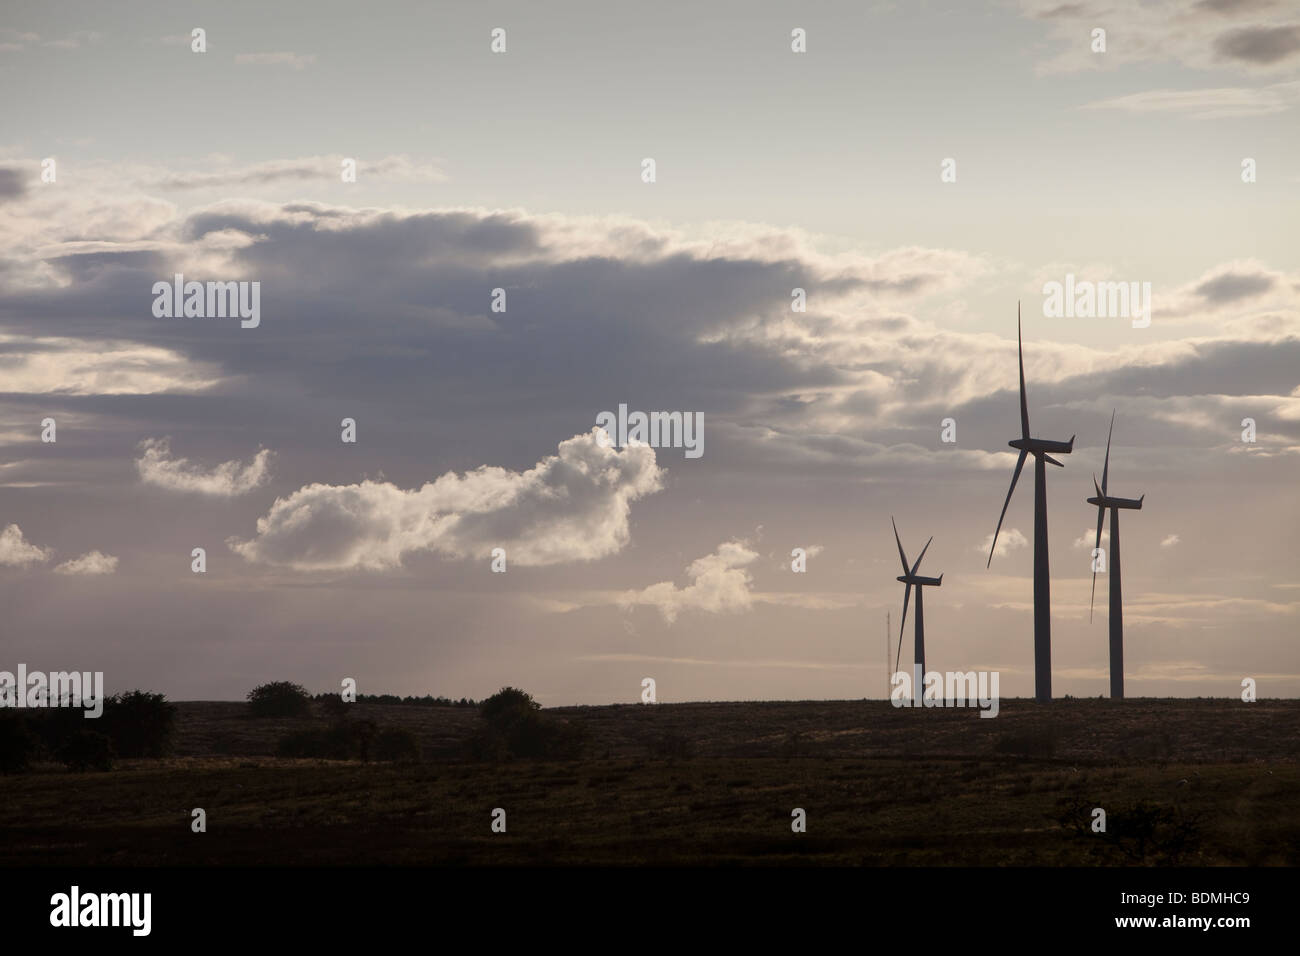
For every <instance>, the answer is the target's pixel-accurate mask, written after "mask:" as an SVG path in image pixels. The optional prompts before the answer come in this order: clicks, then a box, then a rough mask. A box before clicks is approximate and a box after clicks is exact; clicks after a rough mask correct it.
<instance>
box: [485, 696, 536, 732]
mask: <svg viewBox="0 0 1300 956" xmlns="http://www.w3.org/2000/svg"><path fill="white" fill-rule="evenodd" d="M541 709H542V705H541V704H539V703H537V701H535V700H533V698H532V695H531V694H525V693H524V692H523V691H522V690H519V689H518V688H515V687H503V688H501V689H500V690H499V691H497V692H496V693H495V694H493V695H492V696H491V697H489V698H488V699H487V700H485V701H483V703H481V704H479V706H478V712H479V716H480V717H482V718H483V719H484V720H486V721H487V722H488V723H489V724H491V725H492V726H493V727H495V728H497V729H498V730H506V729H507V728H509V727H510V725H511V724H513V723H515V722H516V721H518V720H523V719H526V718H528V717H531V716H533V715H535V714H536V713H537V711H539V710H541Z"/></svg>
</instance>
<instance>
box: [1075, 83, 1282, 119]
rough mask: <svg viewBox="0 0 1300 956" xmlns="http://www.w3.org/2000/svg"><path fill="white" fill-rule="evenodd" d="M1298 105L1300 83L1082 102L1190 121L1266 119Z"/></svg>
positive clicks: (1090, 107)
mask: <svg viewBox="0 0 1300 956" xmlns="http://www.w3.org/2000/svg"><path fill="white" fill-rule="evenodd" d="M1298 102H1300V82H1292V83H1274V84H1271V85H1269V86H1261V87H1240V86H1239V87H1220V88H1218V89H1201V90H1144V91H1143V92H1141V93H1129V94H1127V95H1126V96H1115V97H1111V98H1110V99H1105V100H1096V101H1094V102H1092V103H1085V104H1084V105H1083V106H1082V107H1081V108H1082V109H1086V110H1121V111H1123V112H1126V113H1180V114H1185V115H1187V116H1189V117H1191V118H1192V119H1198V120H1207V119H1230V118H1233V117H1239V116H1266V115H1268V114H1270V113H1281V112H1284V111H1286V110H1289V109H1291V108H1292V107H1294V106H1295V105H1296V103H1298Z"/></svg>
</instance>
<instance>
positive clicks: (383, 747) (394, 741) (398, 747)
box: [375, 727, 420, 763]
mask: <svg viewBox="0 0 1300 956" xmlns="http://www.w3.org/2000/svg"><path fill="white" fill-rule="evenodd" d="M375 759H376V760H392V761H394V762H396V763H415V762H416V761H418V760H419V759H420V742H419V740H418V739H416V736H415V734H413V733H411V732H410V731H409V730H407V729H406V728H405V727H389V728H387V729H385V730H381V731H380V732H379V733H378V734H377V735H376V736H375Z"/></svg>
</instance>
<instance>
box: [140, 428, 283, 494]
mask: <svg viewBox="0 0 1300 956" xmlns="http://www.w3.org/2000/svg"><path fill="white" fill-rule="evenodd" d="M140 447H141V449H143V451H144V454H142V455H141V456H140V457H139V458H137V459H136V462H135V467H136V470H137V471H139V472H140V478H141V479H142V480H143V481H144V482H145V484H149V485H157V486H158V487H160V488H167V489H169V490H171V491H195V492H198V493H199V494H204V495H217V496H219V497H223V498H232V497H234V496H235V495H242V494H246V493H248V492H250V491H252V490H253V489H254V488H256V487H258V486H259V485H261V484H262V483H263V482H265V481H266V479H267V478H268V477H269V475H270V460H271V451H270V449H267V448H263V449H262V450H260V451H259V452H258V453H257V454H256V455H254V456H253V460H252V461H251V462H249V463H248V464H247V465H245V464H243V463H242V462H239V461H226V462H222V463H221V464H219V465H217V466H216V467H215V468H211V469H207V470H205V469H203V468H202V467H200V466H198V465H194V464H191V463H190V460H189V459H188V458H175V459H174V458H172V457H171V446H170V444H169V442H168V439H166V438H146V439H145V440H144V441H142V442H141V443H140Z"/></svg>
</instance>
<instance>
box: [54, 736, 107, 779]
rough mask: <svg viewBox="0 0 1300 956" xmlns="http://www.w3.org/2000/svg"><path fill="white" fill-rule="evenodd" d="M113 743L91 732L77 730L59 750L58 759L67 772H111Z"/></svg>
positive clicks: (105, 737)
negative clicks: (65, 766)
mask: <svg viewBox="0 0 1300 956" xmlns="http://www.w3.org/2000/svg"><path fill="white" fill-rule="evenodd" d="M113 757H114V753H113V741H111V740H109V739H108V737H107V736H105V735H104V734H101V733H96V732H95V731H93V730H78V731H76V732H75V733H73V734H72V735H71V736H70V737H68V739H67V740H66V741H65V742H64V744H63V746H62V747H60V748H59V751H58V758H59V759H60V760H61V761H63V763H64V764H65V765H67V768H68V769H69V770H74V771H78V772H80V771H85V770H103V771H107V770H112V769H113Z"/></svg>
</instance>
